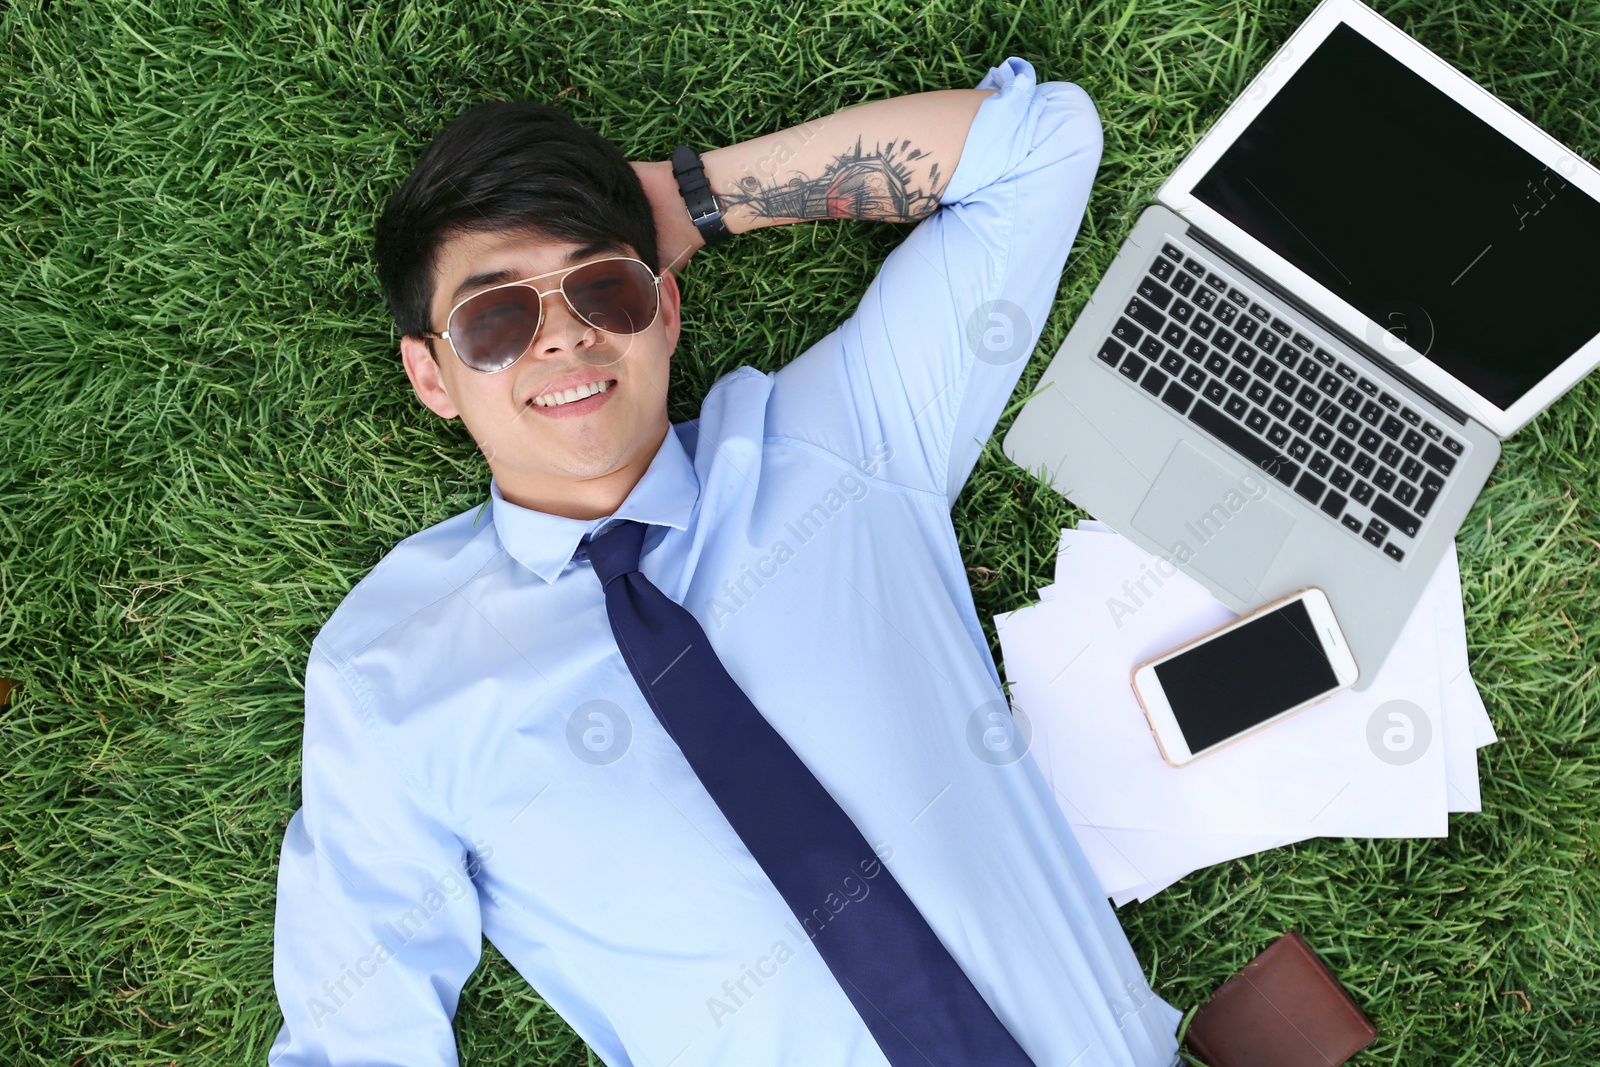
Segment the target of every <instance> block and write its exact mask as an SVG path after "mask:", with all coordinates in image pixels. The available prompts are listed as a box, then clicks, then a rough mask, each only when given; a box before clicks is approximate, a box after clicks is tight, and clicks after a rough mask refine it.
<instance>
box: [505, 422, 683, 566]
mask: <svg viewBox="0 0 1600 1067" xmlns="http://www.w3.org/2000/svg"><path fill="white" fill-rule="evenodd" d="M489 497H490V500H491V502H492V505H493V508H494V528H495V533H496V534H498V535H499V537H500V543H501V544H503V545H505V547H506V551H507V552H510V553H511V556H512V558H513V559H515V560H516V561H517V562H518V563H520V564H522V565H523V566H524V567H527V568H528V569H529V570H530V571H533V572H534V573H535V574H537V575H538V576H539V577H541V578H543V579H544V580H545V581H546V582H554V581H555V580H556V576H557V575H559V574H560V573H561V572H562V571H563V570H565V569H566V566H567V563H568V562H569V561H570V560H571V559H572V554H573V552H574V551H576V550H577V547H578V542H579V541H580V540H582V539H583V537H584V536H585V535H586V534H589V533H591V532H593V531H594V530H595V529H597V528H598V527H599V526H601V525H603V524H604V523H607V522H610V521H611V520H613V519H618V520H620V519H635V520H637V521H639V522H644V523H651V524H653V525H657V526H671V527H673V528H674V529H678V530H687V529H688V528H689V517H690V515H691V514H692V513H693V512H694V504H695V501H696V500H698V499H699V498H700V479H699V477H697V476H696V474H695V471H694V464H693V462H692V461H691V460H690V459H689V454H688V453H687V452H685V451H684V450H683V443H682V442H681V441H679V440H678V433H677V428H676V427H675V426H668V427H667V435H666V437H665V438H663V439H662V441H661V447H659V448H657V449H656V454H655V457H654V458H653V459H651V460H650V466H649V467H647V468H646V469H645V472H644V476H643V477H642V478H640V479H639V481H638V482H637V483H635V485H634V487H633V489H632V491H630V492H629V493H628V496H627V499H625V500H624V501H623V502H622V504H621V505H620V506H618V508H617V510H616V511H615V512H613V513H612V514H610V515H608V516H605V517H602V518H598V519H569V518H566V517H564V516H561V515H550V514H547V513H545V512H542V511H534V510H532V509H531V508H525V507H522V506H520V505H518V504H513V503H512V502H511V501H509V500H507V499H506V498H505V496H504V495H503V494H502V493H501V492H500V484H499V483H498V482H497V481H496V480H495V479H494V478H493V477H492V476H491V477H490V479H489Z"/></svg>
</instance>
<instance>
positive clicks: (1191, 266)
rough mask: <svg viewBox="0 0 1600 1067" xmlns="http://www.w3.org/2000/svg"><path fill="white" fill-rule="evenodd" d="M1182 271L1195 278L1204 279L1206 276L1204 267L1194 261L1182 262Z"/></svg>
mask: <svg viewBox="0 0 1600 1067" xmlns="http://www.w3.org/2000/svg"><path fill="white" fill-rule="evenodd" d="M1183 269H1184V270H1186V271H1188V272H1189V273H1190V274H1193V275H1194V276H1195V277H1196V278H1204V277H1205V276H1206V265H1205V264H1204V263H1201V262H1200V261H1199V260H1196V259H1186V260H1184V261H1183Z"/></svg>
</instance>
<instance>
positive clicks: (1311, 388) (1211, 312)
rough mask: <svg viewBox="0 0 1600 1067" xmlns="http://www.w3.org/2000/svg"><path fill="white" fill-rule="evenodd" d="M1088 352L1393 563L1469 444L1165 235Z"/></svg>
mask: <svg viewBox="0 0 1600 1067" xmlns="http://www.w3.org/2000/svg"><path fill="white" fill-rule="evenodd" d="M1098 355H1099V359H1100V361H1101V362H1102V363H1104V364H1105V365H1106V366H1107V368H1109V369H1111V370H1113V371H1114V372H1115V373H1117V374H1119V375H1121V376H1122V377H1123V378H1124V379H1126V380H1127V381H1128V382H1129V383H1130V384H1132V385H1136V386H1137V387H1139V388H1141V389H1143V390H1144V391H1145V392H1147V393H1149V394H1150V396H1151V397H1152V398H1157V399H1159V400H1160V401H1161V402H1162V403H1164V404H1166V405H1167V406H1168V407H1170V408H1172V409H1173V410H1174V411H1176V412H1177V413H1178V414H1179V415H1182V416H1184V417H1186V418H1187V419H1188V420H1189V421H1190V422H1192V423H1194V424H1195V425H1196V426H1198V427H1200V428H1201V429H1202V430H1204V431H1206V432H1207V433H1208V434H1210V435H1211V436H1212V437H1214V438H1216V439H1217V440H1218V441H1221V442H1222V443H1223V444H1224V445H1227V446H1228V447H1229V448H1231V449H1233V450H1234V451H1235V452H1237V453H1238V454H1239V455H1241V456H1243V457H1244V458H1245V459H1247V460H1249V461H1250V462H1251V463H1253V464H1255V465H1256V466H1258V467H1260V468H1261V469H1262V470H1263V471H1265V472H1267V473H1268V474H1269V475H1271V476H1272V477H1273V478H1275V479H1277V480H1278V481H1279V482H1281V483H1282V484H1283V485H1285V486H1287V487H1288V488H1291V489H1293V490H1294V492H1296V493H1298V494H1299V495H1300V496H1301V497H1304V498H1305V500H1306V501H1307V502H1308V503H1310V504H1313V505H1315V506H1316V507H1317V508H1319V509H1320V510H1321V511H1322V513H1323V514H1324V515H1326V516H1327V517H1328V521H1330V522H1334V523H1337V524H1338V525H1340V526H1341V527H1343V528H1344V529H1345V530H1347V531H1349V533H1350V534H1351V536H1354V537H1359V538H1361V539H1362V540H1364V541H1366V542H1367V543H1368V544H1369V545H1371V546H1372V547H1373V549H1374V551H1381V552H1382V553H1383V554H1384V555H1386V556H1388V557H1389V558H1390V559H1392V560H1394V561H1395V562H1396V563H1399V562H1402V561H1404V560H1405V557H1406V552H1407V551H1408V549H1409V548H1410V546H1411V545H1412V544H1414V543H1415V540H1416V538H1417V537H1418V536H1420V533H1421V530H1422V527H1423V525H1424V524H1425V523H1426V522H1427V519H1428V514H1429V513H1430V512H1431V511H1432V510H1433V505H1434V503H1435V501H1437V500H1438V498H1439V494H1440V493H1441V492H1442V491H1443V489H1444V486H1445V483H1446V482H1447V481H1448V480H1449V477H1450V475H1451V473H1452V472H1453V471H1454V470H1455V468H1456V465H1457V463H1458V462H1459V461H1460V459H1461V457H1462V456H1463V455H1464V454H1465V452H1466V446H1465V445H1464V444H1463V443H1462V442H1461V441H1459V440H1457V439H1456V438H1454V437H1452V436H1450V434H1448V433H1447V432H1445V430H1444V429H1443V428H1442V427H1440V426H1438V425H1436V424H1435V423H1433V422H1430V421H1429V420H1428V419H1427V418H1425V417H1424V416H1423V415H1422V414H1421V413H1420V412H1418V411H1415V410H1413V409H1412V408H1410V407H1408V406H1407V405H1406V404H1405V403H1404V402H1403V401H1402V400H1401V399H1400V398H1398V397H1396V396H1393V395H1391V394H1390V393H1388V392H1387V391H1385V390H1384V388H1383V387H1382V385H1380V384H1379V383H1378V382H1375V381H1373V380H1372V379H1370V378H1367V377H1366V376H1364V375H1363V374H1362V373H1361V372H1360V370H1358V369H1357V367H1356V366H1355V365H1353V364H1351V363H1349V362H1347V361H1345V360H1343V359H1341V358H1339V357H1338V356H1336V355H1334V354H1333V353H1332V352H1330V351H1328V350H1327V349H1326V348H1325V347H1323V346H1322V345H1321V344H1320V343H1319V342H1318V341H1317V340H1316V338H1315V335H1314V334H1313V333H1312V330H1311V329H1308V328H1307V327H1306V326H1305V325H1304V324H1303V323H1301V322H1300V321H1298V320H1297V318H1295V317H1294V316H1292V314H1285V313H1283V312H1282V311H1280V310H1279V309H1278V308H1277V307H1275V306H1274V305H1273V304H1272V303H1270V302H1269V301H1267V300H1263V299H1262V298H1261V297H1260V296H1258V295H1256V294H1255V293H1252V292H1250V291H1248V290H1247V289H1246V287H1245V285H1242V284H1240V283H1239V281H1238V280H1237V279H1235V278H1233V277H1231V276H1230V275H1229V273H1228V272H1227V271H1226V270H1225V269H1222V270H1219V269H1218V268H1217V267H1215V266H1214V265H1212V264H1210V263H1202V262H1201V261H1200V260H1199V259H1198V258H1196V256H1195V255H1193V254H1192V253H1190V252H1188V251H1186V250H1185V249H1182V248H1180V247H1179V246H1178V245H1176V244H1175V243H1173V242H1172V241H1171V240H1170V239H1169V240H1168V241H1167V242H1166V243H1165V244H1163V246H1162V248H1161V252H1160V254H1158V255H1157V256H1156V257H1155V260H1154V262H1153V263H1152V264H1151V265H1150V268H1149V271H1148V273H1146V275H1145V277H1144V278H1143V279H1142V280H1141V281H1140V283H1139V288H1138V292H1137V293H1136V294H1135V295H1134V296H1133V298H1132V299H1131V300H1129V301H1128V305H1127V307H1126V308H1124V309H1123V312H1122V315H1121V316H1120V317H1119V318H1118V319H1117V321H1116V324H1115V325H1113V326H1112V328H1111V333H1110V335H1109V336H1108V337H1106V339H1105V341H1104V343H1103V344H1102V345H1101V346H1100V350H1099V353H1098Z"/></svg>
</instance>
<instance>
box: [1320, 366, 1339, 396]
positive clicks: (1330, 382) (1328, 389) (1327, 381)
mask: <svg viewBox="0 0 1600 1067" xmlns="http://www.w3.org/2000/svg"><path fill="white" fill-rule="evenodd" d="M1343 384H1344V383H1343V382H1341V381H1340V380H1339V376H1338V375H1337V374H1335V373H1333V371H1331V370H1330V371H1324V372H1323V375H1322V380H1321V381H1320V382H1318V383H1317V388H1318V389H1321V390H1322V391H1323V392H1324V393H1325V394H1327V395H1328V396H1338V395H1339V388H1340V386H1342V385H1343Z"/></svg>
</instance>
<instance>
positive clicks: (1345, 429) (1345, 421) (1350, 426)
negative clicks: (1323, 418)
mask: <svg viewBox="0 0 1600 1067" xmlns="http://www.w3.org/2000/svg"><path fill="white" fill-rule="evenodd" d="M1360 429H1361V424H1360V423H1359V422H1357V421H1356V418H1355V416H1354V415H1345V416H1342V417H1341V418H1340V419H1339V432H1340V433H1342V434H1344V435H1345V436H1346V437H1351V438H1353V437H1355V435H1356V433H1357V432H1358V431H1359V430H1360Z"/></svg>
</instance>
